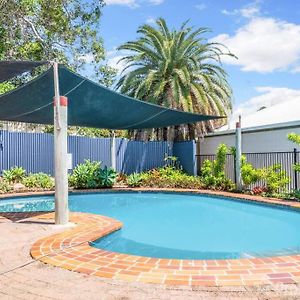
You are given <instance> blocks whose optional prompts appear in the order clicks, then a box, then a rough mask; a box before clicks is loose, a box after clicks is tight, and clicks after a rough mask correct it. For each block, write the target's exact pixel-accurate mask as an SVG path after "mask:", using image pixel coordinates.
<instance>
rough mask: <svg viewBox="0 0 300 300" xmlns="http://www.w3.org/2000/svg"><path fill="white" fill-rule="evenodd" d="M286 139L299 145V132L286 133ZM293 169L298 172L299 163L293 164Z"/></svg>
mask: <svg viewBox="0 0 300 300" xmlns="http://www.w3.org/2000/svg"><path fill="white" fill-rule="evenodd" d="M288 139H289V140H290V141H291V142H293V143H296V144H297V145H299V146H300V135H299V134H296V133H290V134H288ZM294 169H295V170H296V171H297V172H300V163H298V164H294Z"/></svg>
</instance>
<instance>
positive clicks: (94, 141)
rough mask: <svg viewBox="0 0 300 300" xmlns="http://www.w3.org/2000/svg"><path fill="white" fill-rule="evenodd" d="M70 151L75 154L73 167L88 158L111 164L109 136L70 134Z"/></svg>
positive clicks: (105, 164)
mask: <svg viewBox="0 0 300 300" xmlns="http://www.w3.org/2000/svg"><path fill="white" fill-rule="evenodd" d="M68 152H69V153H72V156H73V168H74V167H75V166H76V165H78V164H80V163H83V162H84V161H85V160H86V159H90V160H92V161H94V160H95V161H102V165H103V166H110V165H111V159H110V139H109V138H88V137H82V136H69V137H68Z"/></svg>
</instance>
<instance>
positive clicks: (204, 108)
mask: <svg viewBox="0 0 300 300" xmlns="http://www.w3.org/2000/svg"><path fill="white" fill-rule="evenodd" d="M208 31H209V29H207V28H198V29H195V28H193V27H191V26H189V25H188V22H185V23H184V24H183V25H182V26H181V27H180V28H179V29H178V30H175V29H174V30H171V29H169V28H168V26H167V24H166V21H165V20H164V19H162V18H160V19H158V20H157V21H156V26H150V25H148V24H146V25H143V26H141V27H140V28H139V29H138V31H137V32H138V34H139V37H138V38H137V40H135V41H129V42H127V43H125V44H123V45H121V46H120V47H119V48H118V49H119V50H122V51H127V53H128V55H126V56H125V57H124V58H123V59H122V60H123V61H125V63H126V67H125V68H124V70H123V76H122V77H121V78H120V80H119V81H118V83H117V86H116V87H117V88H118V89H119V90H120V91H121V92H122V93H126V94H128V95H130V96H132V97H135V98H138V99H141V100H144V101H150V102H153V103H156V104H159V105H164V106H167V107H171V108H175V109H179V110H183V111H188V112H195V113H201V114H215V115H219V116H220V115H221V116H227V115H228V114H229V113H230V112H231V108H232V104H231V99H232V91H231V88H230V86H229V83H228V81H227V74H226V72H225V70H224V69H223V68H222V66H221V57H222V56H223V55H231V56H233V55H232V54H231V53H230V52H229V51H227V49H226V48H225V47H224V46H223V45H221V44H218V43H213V42H209V41H207V39H206V38H205V34H206V33H207V32H208ZM223 124H224V121H210V122H207V123H202V124H198V125H197V126H196V128H195V127H194V126H193V125H192V124H190V125H189V128H188V133H189V138H191V139H193V138H194V137H195V129H196V131H198V133H199V132H207V131H210V130H212V129H214V128H215V127H218V126H221V125H223ZM184 128H185V127H184V126H181V129H184ZM175 129H178V128H175ZM169 132H170V130H169ZM176 135H178V133H176V132H175V138H176ZM164 138H166V136H165V137H164ZM168 138H170V134H168ZM171 139H172V137H171Z"/></svg>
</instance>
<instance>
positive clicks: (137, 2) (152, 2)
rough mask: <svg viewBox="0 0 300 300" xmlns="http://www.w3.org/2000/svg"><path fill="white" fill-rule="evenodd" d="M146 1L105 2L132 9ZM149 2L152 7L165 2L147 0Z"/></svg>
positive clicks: (120, 0) (162, 0)
mask: <svg viewBox="0 0 300 300" xmlns="http://www.w3.org/2000/svg"><path fill="white" fill-rule="evenodd" d="M145 1H146V0H105V1H104V2H105V3H106V5H123V6H129V7H131V8H137V7H139V6H140V4H141V2H145ZM147 2H148V3H149V4H151V5H160V4H162V3H163V2H164V0H147Z"/></svg>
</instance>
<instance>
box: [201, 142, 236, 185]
mask: <svg viewBox="0 0 300 300" xmlns="http://www.w3.org/2000/svg"><path fill="white" fill-rule="evenodd" d="M227 152H228V148H227V146H226V145H225V144H220V145H219V147H218V149H217V154H216V159H215V160H214V161H210V160H205V161H204V162H203V166H202V168H201V179H202V182H203V185H204V186H205V187H206V188H211V189H219V190H229V191H231V190H233V189H234V188H235V185H234V183H233V182H232V181H231V180H230V179H229V178H227V177H226V176H225V163H226V155H227Z"/></svg>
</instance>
